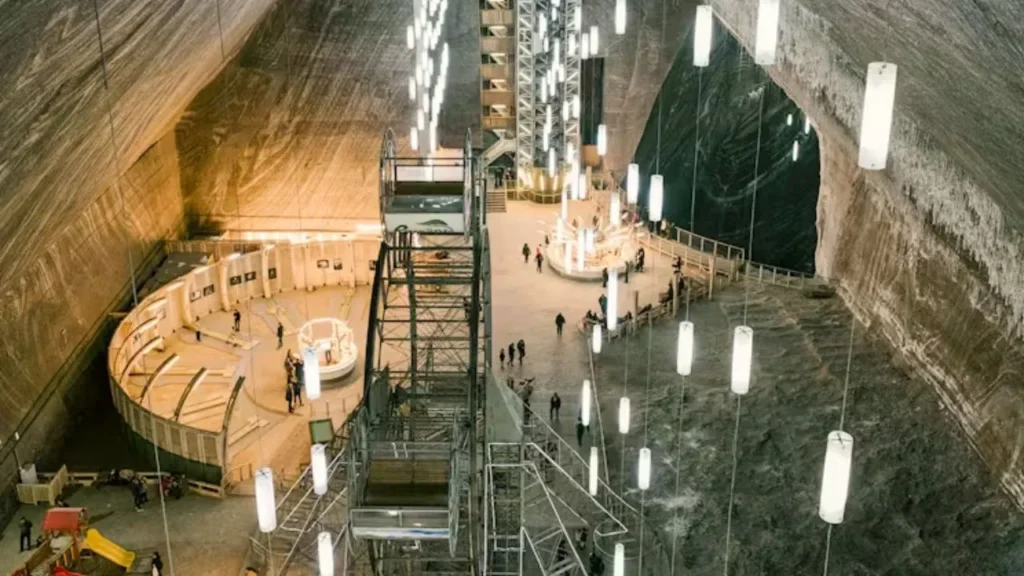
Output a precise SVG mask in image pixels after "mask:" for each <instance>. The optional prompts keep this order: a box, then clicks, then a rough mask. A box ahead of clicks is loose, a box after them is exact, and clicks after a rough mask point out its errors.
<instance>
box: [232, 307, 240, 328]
mask: <svg viewBox="0 0 1024 576" xmlns="http://www.w3.org/2000/svg"><path fill="white" fill-rule="evenodd" d="M232 316H234V318H235V332H238V331H239V330H241V329H242V313H241V312H239V311H238V310H235V311H234V313H233V314H232Z"/></svg>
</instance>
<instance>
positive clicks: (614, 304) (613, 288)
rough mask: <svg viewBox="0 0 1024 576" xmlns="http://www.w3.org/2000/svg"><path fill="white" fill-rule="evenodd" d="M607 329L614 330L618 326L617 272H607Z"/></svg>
mask: <svg viewBox="0 0 1024 576" xmlns="http://www.w3.org/2000/svg"><path fill="white" fill-rule="evenodd" d="M607 307H608V311H607V316H608V329H609V330H615V328H616V327H617V326H618V325H619V271H618V270H616V269H615V268H612V269H611V270H608V304H607Z"/></svg>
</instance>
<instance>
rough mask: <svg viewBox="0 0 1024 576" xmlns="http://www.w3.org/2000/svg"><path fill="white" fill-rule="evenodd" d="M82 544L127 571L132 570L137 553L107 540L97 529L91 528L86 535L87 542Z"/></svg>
mask: <svg viewBox="0 0 1024 576" xmlns="http://www.w3.org/2000/svg"><path fill="white" fill-rule="evenodd" d="M82 544H83V545H85V547H86V548H88V549H90V550H92V551H93V552H95V553H97V554H99V555H100V556H103V557H104V558H106V559H107V560H110V561H111V562H113V563H114V564H117V565H118V566H121V567H123V568H125V569H128V568H130V567H131V565H132V562H134V561H135V552H130V551H128V550H125V549H124V548H121V547H120V546H118V545H117V544H114V543H113V542H111V541H110V540H107V539H106V538H104V537H103V535H102V534H100V531H99V530H97V529H95V528H90V529H89V531H88V532H86V533H85V540H84V541H83V542H82Z"/></svg>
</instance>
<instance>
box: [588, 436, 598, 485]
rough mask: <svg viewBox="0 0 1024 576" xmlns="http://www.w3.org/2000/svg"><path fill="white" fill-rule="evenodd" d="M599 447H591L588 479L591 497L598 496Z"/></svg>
mask: <svg viewBox="0 0 1024 576" xmlns="http://www.w3.org/2000/svg"><path fill="white" fill-rule="evenodd" d="M597 467H598V460H597V446H591V447H590V474H589V477H588V478H587V489H588V490H589V492H590V495H591V496H597V472H598V470H597Z"/></svg>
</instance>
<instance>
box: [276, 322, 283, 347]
mask: <svg viewBox="0 0 1024 576" xmlns="http://www.w3.org/2000/svg"><path fill="white" fill-rule="evenodd" d="M282 346H284V326H283V325H282V324H281V323H280V322H278V323H277V349H278V350H280V349H281V347H282Z"/></svg>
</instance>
